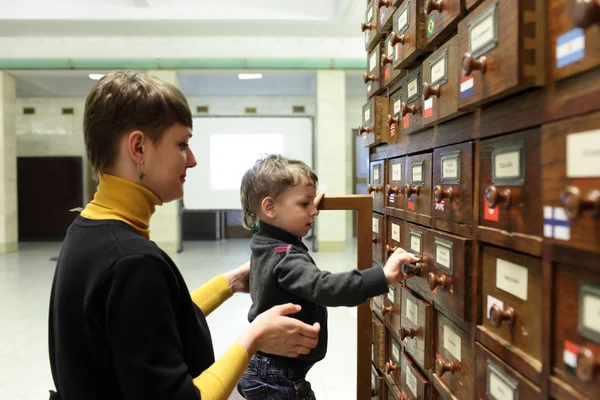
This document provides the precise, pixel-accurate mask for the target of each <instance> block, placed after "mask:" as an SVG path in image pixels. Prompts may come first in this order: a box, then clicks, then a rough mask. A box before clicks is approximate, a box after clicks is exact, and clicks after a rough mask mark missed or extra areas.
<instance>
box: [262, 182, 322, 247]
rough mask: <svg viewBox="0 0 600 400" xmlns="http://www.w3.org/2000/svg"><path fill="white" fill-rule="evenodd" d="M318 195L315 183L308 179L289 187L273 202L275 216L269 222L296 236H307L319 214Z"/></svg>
mask: <svg viewBox="0 0 600 400" xmlns="http://www.w3.org/2000/svg"><path fill="white" fill-rule="evenodd" d="M316 195H317V190H316V188H315V187H314V185H309V184H307V183H306V181H300V182H299V183H298V184H297V185H294V186H291V187H289V188H287V189H286V190H284V191H283V192H282V193H281V194H280V195H279V196H278V197H277V199H275V201H274V202H273V213H274V218H272V220H271V221H269V222H270V223H271V224H272V225H275V226H277V227H278V228H281V229H284V230H286V231H288V232H289V233H291V234H292V235H294V236H297V237H303V236H306V235H307V234H308V231H309V230H310V228H312V225H313V223H314V222H315V217H316V216H317V215H319V210H318V209H317V208H316V207H315V205H314V200H315V197H316Z"/></svg>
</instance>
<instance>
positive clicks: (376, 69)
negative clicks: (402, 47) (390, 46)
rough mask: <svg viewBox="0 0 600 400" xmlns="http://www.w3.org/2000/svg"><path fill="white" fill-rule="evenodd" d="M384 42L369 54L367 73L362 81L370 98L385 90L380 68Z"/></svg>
mask: <svg viewBox="0 0 600 400" xmlns="http://www.w3.org/2000/svg"><path fill="white" fill-rule="evenodd" d="M384 51H385V41H384V42H382V43H379V44H378V45H377V46H375V48H374V49H373V50H372V51H371V52H370V53H369V56H368V63H367V72H365V75H364V76H363V80H364V82H365V85H366V90H367V97H369V98H370V97H372V96H375V95H378V94H381V93H382V92H383V91H384V90H385V86H384V85H383V81H384V76H383V68H382V64H381V63H382V61H383V60H382V56H383V55H384V54H385V53H384Z"/></svg>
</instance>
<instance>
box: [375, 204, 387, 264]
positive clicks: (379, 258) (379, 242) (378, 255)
mask: <svg viewBox="0 0 600 400" xmlns="http://www.w3.org/2000/svg"><path fill="white" fill-rule="evenodd" d="M372 223H373V261H375V262H377V263H379V264H381V265H383V260H384V257H383V250H384V247H385V243H384V240H385V219H384V216H383V215H381V214H377V213H373V221H372Z"/></svg>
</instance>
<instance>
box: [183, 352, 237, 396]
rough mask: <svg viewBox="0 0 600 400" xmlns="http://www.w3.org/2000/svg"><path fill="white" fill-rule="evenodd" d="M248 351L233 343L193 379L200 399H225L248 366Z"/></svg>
mask: <svg viewBox="0 0 600 400" xmlns="http://www.w3.org/2000/svg"><path fill="white" fill-rule="evenodd" d="M248 361H249V358H248V352H247V351H246V349H245V348H244V347H242V345H240V344H234V345H233V346H231V347H230V348H229V349H228V350H227V351H226V352H225V354H223V355H222V356H221V358H219V359H218V360H217V361H215V363H214V364H213V365H211V366H210V368H208V369H207V370H206V371H204V372H203V373H201V374H200V376H198V377H197V378H195V379H194V385H195V386H196V387H197V388H198V390H199V391H200V398H201V399H202V400H227V399H229V396H230V395H231V393H232V392H233V390H234V389H235V387H236V385H237V383H238V382H239V380H240V378H241V377H242V374H243V373H244V371H245V370H246V368H247V367H248Z"/></svg>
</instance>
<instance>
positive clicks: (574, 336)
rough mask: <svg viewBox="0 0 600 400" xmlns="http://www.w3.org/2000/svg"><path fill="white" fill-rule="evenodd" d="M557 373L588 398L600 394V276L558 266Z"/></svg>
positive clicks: (566, 266) (556, 312)
mask: <svg viewBox="0 0 600 400" xmlns="http://www.w3.org/2000/svg"><path fill="white" fill-rule="evenodd" d="M555 273H556V275H555V276H556V280H555V281H554V288H553V291H554V293H553V294H554V296H553V297H552V298H553V299H554V304H555V307H556V308H555V312H554V315H555V318H554V321H553V324H554V327H553V328H554V329H552V332H553V334H554V343H553V346H552V348H553V357H552V360H553V365H552V369H553V373H554V375H556V376H558V377H559V378H560V379H561V380H563V381H564V382H566V383H567V384H569V385H571V386H572V387H573V388H574V389H575V390H576V391H578V392H580V393H581V394H583V395H584V396H585V397H589V398H593V397H595V396H596V395H598V393H600V368H599V367H600V365H599V364H600V277H599V276H598V272H597V271H590V270H587V269H583V268H578V267H577V266H576V265H565V264H556V268H555Z"/></svg>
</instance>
